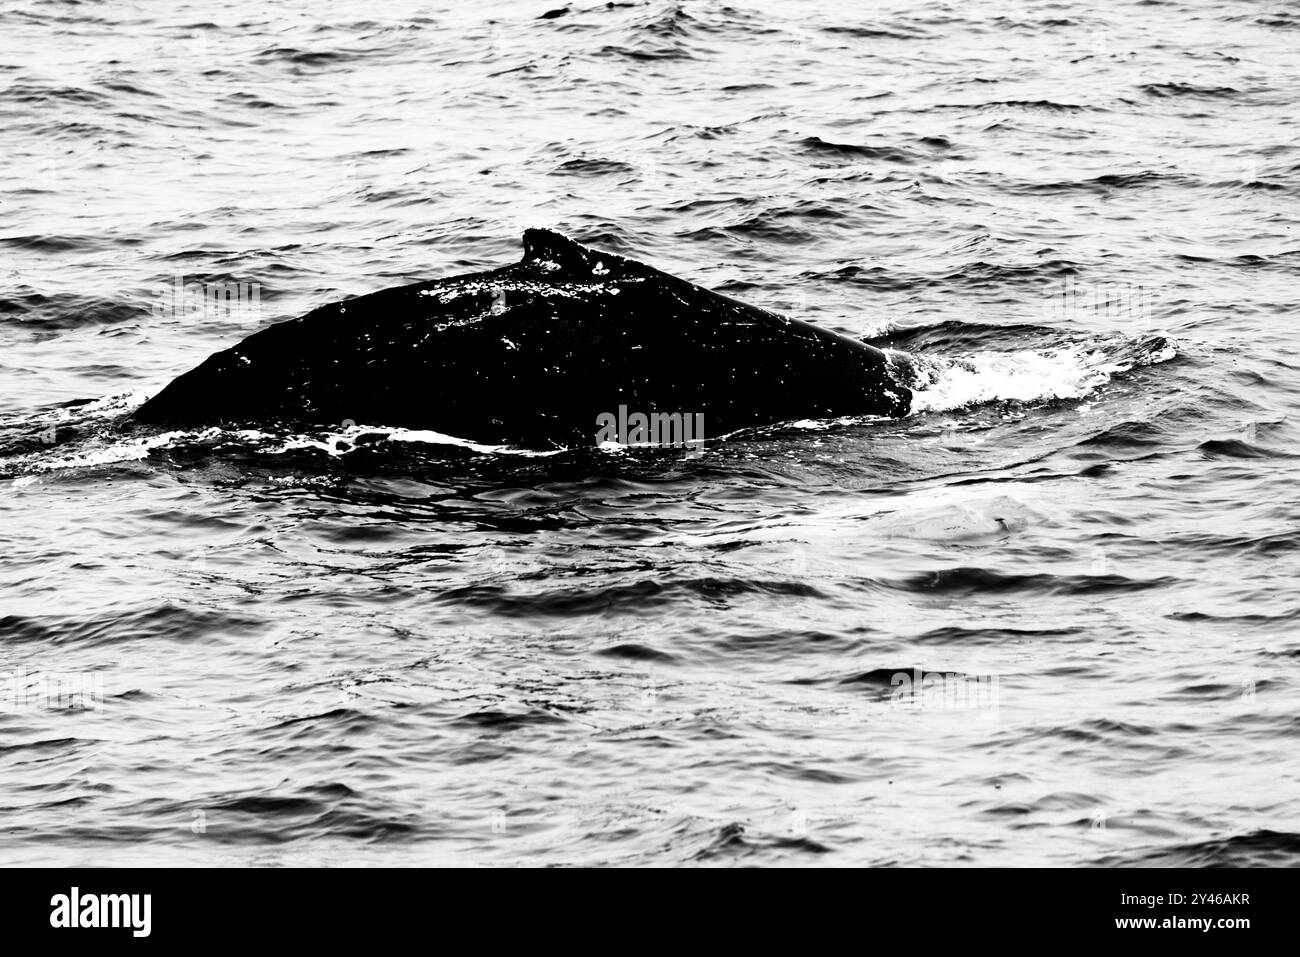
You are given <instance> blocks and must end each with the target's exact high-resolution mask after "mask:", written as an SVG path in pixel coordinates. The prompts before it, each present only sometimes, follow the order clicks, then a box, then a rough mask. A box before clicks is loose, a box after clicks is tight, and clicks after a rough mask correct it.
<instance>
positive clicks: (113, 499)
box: [0, 0, 1300, 866]
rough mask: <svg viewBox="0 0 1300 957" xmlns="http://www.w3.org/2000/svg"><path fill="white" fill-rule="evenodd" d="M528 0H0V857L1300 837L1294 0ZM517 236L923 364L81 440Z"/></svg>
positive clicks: (1195, 843) (709, 859) (677, 852)
mask: <svg viewBox="0 0 1300 957" xmlns="http://www.w3.org/2000/svg"><path fill="white" fill-rule="evenodd" d="M548 4H550V5H548ZM560 4H561V0H545V2H542V3H531V2H528V3H525V2H518V3H506V4H482V3H477V4H458V5H452V4H436V3H435V4H430V3H417V2H408V0H398V2H394V3H388V4H360V3H351V2H344V3H334V4H329V5H312V4H288V3H283V2H271V3H265V2H263V3H248V2H245V0H234V2H231V3H227V4H223V5H221V7H220V9H219V11H218V12H213V11H212V10H211V9H210V7H211V5H199V4H191V3H184V2H182V3H169V4H164V3H160V2H121V3H94V2H80V3H78V2H45V0H42V2H18V3H13V4H8V5H6V7H5V8H4V10H3V11H2V12H0V80H2V81H3V86H2V87H0V130H3V132H0V144H2V145H3V153H4V162H3V164H0V555H2V558H0V600H2V601H3V605H2V606H0V769H2V770H0V821H2V824H0V862H5V863H28V864H31V863H35V864H104V863H113V864H174V865H190V864H195V865H198V864H250V863H251V864H283V865H317V864H348V863H381V864H383V863H386V864H400V865H408V864H410V865H415V864H443V863H461V864H483V865H508V864H530V865H537V864H642V865H674V864H704V865H736V864H782V865H796V866H797V865H831V866H839V865H877V864H890V865H906V866H916V865H954V864H955V865H975V866H990V865H1013V866H1018V865H1041V864H1049V865H1086V864H1105V865H1127V864H1156V865H1184V864H1193V865H1202V864H1289V865H1294V864H1296V863H1297V862H1300V760H1298V759H1297V743H1298V736H1300V710H1298V708H1297V705H1298V703H1300V701H1298V698H1297V687H1298V683H1300V639H1298V638H1297V632H1296V621H1297V618H1298V617H1300V598H1298V597H1297V592H1296V587H1295V586H1296V576H1295V569H1296V559H1297V549H1298V548H1300V544H1298V543H1300V537H1298V531H1300V501H1298V499H1300V496H1298V495H1297V493H1296V485H1295V474H1296V472H1295V469H1296V464H1297V437H1298V435H1297V425H1296V413H1297V409H1298V408H1300V360H1297V358H1296V352H1295V349H1294V339H1295V334H1296V318H1297V316H1296V308H1297V307H1296V303H1297V298H1298V297H1297V295H1296V291H1297V276H1300V236H1298V235H1297V234H1296V224H1297V222H1300V206H1298V204H1297V198H1298V196H1300V148H1298V140H1297V122H1296V109H1295V104H1296V103H1297V102H1298V101H1300V4H1297V3H1295V2H1284V0H1276V2H1274V0H1228V2H1209V0H1187V2H1179V0H1171V2H1156V0H1145V2H1141V3H1132V4H1125V5H1122V6H1121V5H1112V4H1101V3H1096V4H1082V3H1065V2H1061V3H1049V2H1037V0H1034V2H1020V0H1002V2H982V0H976V2H961V3H957V2H952V3H943V2H938V3H936V2H927V3H918V2H916V0H908V2H901V3H878V4H877V3H872V4H861V5H846V4H842V3H831V2H822V0H801V2H798V3H776V2H770V0H767V2H760V3H753V2H746V3H734V4H723V3H715V2H704V0H698V2H695V0H691V2H684V3H672V2H663V0H648V2H631V3H610V4H605V3H583V2H581V0H578V2H573V3H570V4H568V5H567V6H561V5H560ZM528 226H549V227H553V228H556V229H559V230H561V231H563V232H564V233H566V234H567V235H570V236H572V237H573V238H575V239H577V240H579V241H580V242H584V243H587V244H589V245H593V246H597V247H599V248H604V249H607V250H611V251H614V252H618V253H621V254H623V255H627V256H631V257H634V258H637V259H641V260H644V261H646V262H649V263H651V264H653V265H656V266H658V267H660V268H663V269H666V270H668V271H670V272H673V273H675V274H677V275H680V276H683V277H685V278H688V279H690V280H692V281H695V282H698V283H700V284H702V285H705V286H709V287H712V288H716V289H719V290H721V291H723V292H726V293H728V294H730V295H734V296H738V297H740V298H743V299H746V300H747V301H750V302H753V303H755V304H758V305H761V306H765V307H768V308H772V309H776V310H779V311H783V312H787V313H791V314H794V315H798V316H800V317H802V318H805V319H808V320H810V321H813V322H816V323H819V324H822V325H825V326H827V327H830V328H834V329H837V330H839V331H842V332H846V333H848V334H851V335H854V336H861V337H867V338H870V339H871V340H872V341H874V342H877V343H878V344H880V345H882V346H884V347H887V348H892V349H895V350H899V351H904V352H908V353H911V354H913V355H914V356H919V357H921V358H920V359H918V360H917V363H916V364H917V369H918V374H919V375H920V376H922V377H923V379H924V380H925V384H926V386H927V387H926V388H923V389H921V390H920V391H918V392H917V396H916V403H915V407H914V410H913V412H912V414H911V415H909V416H908V417H907V418H904V419H901V420H897V421H863V420H838V421H834V422H791V423H783V424H780V425H777V426H774V427H773V428H770V429H765V430H761V431H759V432H756V433H750V434H741V435H734V436H728V437H726V438H725V439H723V438H719V439H716V440H714V441H711V442H710V443H709V444H708V446H707V448H706V450H705V452H704V454H703V455H700V456H698V457H696V456H685V455H683V454H682V453H681V452H680V450H669V449H642V450H625V451H617V450H597V449H584V450H569V451H562V452H558V453H555V454H550V455H536V454H532V455H529V454H522V453H520V452H519V451H517V450H509V449H489V448H482V447H477V446H473V445H469V444H466V443H463V442H458V441H456V437H448V436H437V435H428V434H420V433H410V432H400V431H398V432H394V431H392V430H391V429H389V430H385V429H384V426H385V423H382V422H375V423H339V425H338V428H337V429H335V430H333V431H326V432H322V433H316V434H301V435H300V434H285V433H281V432H276V431H275V430H268V431H265V432H259V431H243V432H231V431H222V430H217V429H213V430H203V431H195V432H165V433H157V434H145V435H140V434H130V435H126V434H124V433H122V432H121V430H120V429H119V422H120V420H121V418H122V417H123V416H124V415H125V414H126V413H128V412H129V411H130V410H131V409H132V408H134V407H136V406H137V405H139V403H140V402H142V401H143V400H144V399H145V398H146V397H147V396H148V395H150V394H152V393H153V392H155V391H156V390H158V389H159V388H161V387H162V386H163V385H164V384H165V383H166V382H167V381H169V380H170V379H171V378H172V377H174V376H175V375H177V374H179V373H181V372H183V371H185V370H186V369H189V368H191V367H192V366H194V365H196V364H197V363H198V362H199V361H200V360H201V359H202V358H203V357H205V356H206V355H207V354H209V353H211V352H213V351H215V350H217V349H219V348H224V347H225V346H228V345H231V344H233V343H234V342H236V341H238V340H239V339H241V338H242V337H244V336H246V335H248V334H249V333H251V332H253V331H255V330H256V329H258V328H261V327H263V326H265V325H266V324H268V323H270V322H273V321H277V320H280V319H284V318H289V317H293V316H296V315H299V314H301V313H303V312H305V311H307V310H309V309H311V308H313V307H315V306H317V305H320V304H323V303H326V302H329V301H333V300H336V299H340V298H343V297H346V296H351V295H357V294H361V293H366V292H371V291H374V290H378V289H383V288H386V287H390V286H394V285H398V284H401V283H405V282H413V281H417V280H422V279H430V278H436V277H439V276H449V275H455V274H457V273H460V272H465V271H469V270H476V269H483V268H491V267H494V266H497V265H501V264H504V263H507V262H511V261H514V260H516V259H517V258H519V255H520V253H521V248H520V234H521V232H522V230H523V229H524V228H526V227H528ZM225 283H246V284H247V286H245V287H243V288H244V290H245V291H246V292H247V293H248V295H247V296H246V297H245V298H243V299H242V300H241V301H239V302H237V303H235V304H234V305H233V306H232V305H231V304H229V303H226V304H224V305H223V306H222V307H221V308H208V309H202V308H198V307H197V306H196V304H195V301H194V299H193V298H192V297H186V296H182V295H178V294H177V293H176V292H175V290H177V289H181V290H184V289H186V287H187V285H188V284H199V286H200V287H203V286H204V284H206V286H207V287H210V286H211V285H213V284H225ZM952 360H959V361H958V362H956V363H954V362H953V361H952ZM362 435H366V436H369V438H368V439H364V440H361V441H358V439H359V438H360V437H361V436H362Z"/></svg>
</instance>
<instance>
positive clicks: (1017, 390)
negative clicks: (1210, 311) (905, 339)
mask: <svg viewBox="0 0 1300 957" xmlns="http://www.w3.org/2000/svg"><path fill="white" fill-rule="evenodd" d="M1176 353H1177V350H1176V349H1175V348H1174V346H1173V345H1172V344H1171V343H1169V342H1168V341H1165V342H1163V344H1162V345H1161V347H1160V348H1159V349H1158V350H1157V351H1155V352H1151V353H1146V354H1135V355H1131V356H1128V357H1125V358H1123V359H1120V358H1117V357H1115V356H1113V355H1108V354H1107V353H1106V352H1103V351H1102V350H1100V349H1090V348H1086V347H1083V346H1076V347H1065V348H1059V349H1045V350H1032V349H1022V350H1017V351H1014V352H976V353H969V354H966V355H962V356H957V357H953V359H952V360H949V361H946V362H945V361H944V360H935V359H929V358H924V357H913V358H914V360H917V363H916V364H917V375H918V378H919V382H918V383H917V385H916V386H914V391H913V393H912V414H913V415H918V414H922V413H925V412H948V411H952V410H954V409H961V408H966V407H968V406H973V405H980V404H983V403H988V402H1006V401H1013V402H1042V401H1047V400H1050V399H1081V398H1084V397H1086V396H1088V395H1091V394H1092V393H1094V392H1096V391H1097V390H1098V389H1100V388H1101V387H1102V386H1104V385H1106V384H1107V383H1108V382H1109V381H1110V379H1111V376H1112V375H1114V374H1115V373H1117V372H1124V371H1127V370H1128V369H1131V368H1133V367H1134V366H1137V365H1150V364H1154V363H1157V362H1166V361H1168V360H1169V359H1172V358H1173V357H1174V355H1175V354H1176Z"/></svg>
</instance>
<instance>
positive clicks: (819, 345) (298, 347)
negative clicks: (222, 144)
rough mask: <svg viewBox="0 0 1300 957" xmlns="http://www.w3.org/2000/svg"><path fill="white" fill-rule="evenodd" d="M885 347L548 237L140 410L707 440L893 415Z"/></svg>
mask: <svg viewBox="0 0 1300 957" xmlns="http://www.w3.org/2000/svg"><path fill="white" fill-rule="evenodd" d="M910 399H911V396H910V393H909V391H908V390H907V389H906V388H905V387H903V386H901V385H899V384H897V383H895V382H894V381H893V379H892V378H891V377H890V375H889V364H888V361H887V359H886V357H885V355H884V353H882V352H881V351H880V350H878V349H876V348H874V347H872V346H870V345H867V344H866V343H862V342H859V341H857V340H853V339H850V338H848V337H846V336H842V335H839V334H837V333H834V332H831V331H829V330H826V329H822V328H819V327H817V326H814V325H811V324H809V323H806V322H803V321H801V320H798V319H793V318H789V317H786V316H781V315H778V314H776V313H773V312H769V311H767V310H764V309H759V308H757V307H755V306H751V305H749V304H747V303H743V302H740V301H739V300H735V299H731V298H729V297H727V296H723V295H719V294H718V293H715V292H711V291H709V290H707V289H703V288H701V287H699V286H696V285H694V284H692V283H690V282H687V281H685V280H683V279H679V278H677V277H675V276H671V275H668V274H667V273H664V272H661V271H659V270H657V269H654V268H653V267H651V266H647V265H646V264H644V263H641V262H638V261H636V260H633V259H627V258H625V257H623V256H618V255H614V254H611V253H606V252H601V251H599V250H593V249H589V248H587V247H585V246H582V245H580V244H578V243H576V242H574V241H572V240H570V239H568V238H566V237H564V236H562V235H560V234H559V233H555V232H552V231H550V230H544V229H530V230H527V231H526V232H525V233H524V257H523V259H522V260H521V261H520V262H518V263H516V264H513V265H510V266H505V267H502V268H500V269H495V270H491V271H488V272H480V273H473V274H469V275H464V276H457V277H452V278H447V279H439V280H434V281H432V282H423V283H416V284H413V285H409V286H402V287H398V288H395V289H388V290H383V291H381V292H376V293H371V294H369V295H365V296H359V297H357V298H354V299H348V300H344V301H342V302H338V303H332V304H329V305H326V306H322V307H320V308H318V309H315V310H313V311H312V312H309V313H307V314H306V315H304V316H302V317H301V318H298V319H293V320H290V321H287V322H281V323H278V324H276V325H273V326H270V327H268V328H266V329H264V330H262V331H260V332H257V333H255V334H253V335H251V336H249V337H248V338H247V339H245V340H244V341H243V342H241V343H239V344H238V345H236V346H234V347H232V348H230V349H226V350H224V351H222V352H218V353H216V354H215V355H213V356H211V357H209V358H208V359H207V360H206V361H205V362H203V363H202V364H201V365H199V366H198V367H196V368H195V369H193V370H191V371H190V372H187V373H185V374H184V375H182V376H180V377H178V378H177V379H176V380H175V381H173V382H172V383H171V384H170V385H168V386H167V387H166V388H164V389H163V390H162V391H161V392H159V393H158V394H157V395H156V396H154V397H153V398H152V399H150V400H149V401H148V402H146V403H145V404H144V405H143V406H141V407H140V409H139V410H138V411H137V413H136V418H137V419H138V420H139V421H142V422H152V423H167V424H176V425H187V426H190V425H217V424H219V425H238V426H244V425H255V424H256V425H264V424H266V423H268V422H280V423H292V424H299V425H325V426H328V425H337V424H338V423H341V422H343V421H345V420H347V419H351V420H353V421H355V422H358V423H366V424H373V425H386V426H397V427H407V428H417V429H433V430H436V431H439V432H443V433H446V434H450V435H456V436H459V437H462V438H466V439H471V440H474V441H479V442H489V443H498V444H502V443H509V444H519V445H525V446H530V447H549V446H553V445H574V444H591V443H592V442H593V441H594V438H595V435H596V433H597V424H596V423H597V420H598V418H599V417H600V416H601V415H602V414H605V413H612V412H615V411H616V410H618V409H619V407H620V406H625V407H626V408H627V409H630V410H633V411H637V412H641V413H644V414H652V413H655V412H659V413H666V414H672V413H681V414H684V415H697V414H703V416H704V422H705V428H706V430H707V434H708V435H711V436H717V435H722V434H725V433H727V432H732V431H735V430H737V429H741V428H746V427H750V426H757V425H766V424H771V423H775V422H780V421H785V420H790V419H803V418H825V417H833V416H842V415H903V414H906V412H907V410H908V408H909V405H910Z"/></svg>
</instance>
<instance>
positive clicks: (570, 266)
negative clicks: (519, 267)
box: [524, 229, 608, 273]
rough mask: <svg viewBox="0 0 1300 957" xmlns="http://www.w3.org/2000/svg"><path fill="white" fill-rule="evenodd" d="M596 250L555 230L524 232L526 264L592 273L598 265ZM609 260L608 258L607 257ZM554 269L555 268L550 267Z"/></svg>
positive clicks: (529, 230) (527, 230) (528, 230)
mask: <svg viewBox="0 0 1300 957" xmlns="http://www.w3.org/2000/svg"><path fill="white" fill-rule="evenodd" d="M598 255H600V254H599V253H597V252H596V251H595V250H594V249H588V248H587V247H586V246H583V245H580V244H579V243H575V242H574V241H573V240H572V239H570V238H569V237H568V236H562V235H560V234H559V233H557V232H556V231H555V230H553V229H525V230H524V264H525V265H537V264H540V263H554V264H555V265H556V266H559V267H560V269H562V270H563V271H565V272H584V273H585V272H590V271H591V268H592V267H593V266H595V265H596V259H595V258H593V257H595V256H598ZM607 258H608V257H607ZM548 268H554V267H548Z"/></svg>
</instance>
